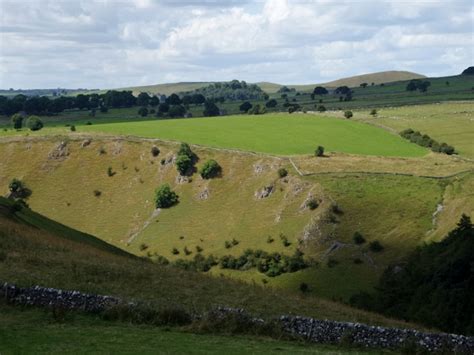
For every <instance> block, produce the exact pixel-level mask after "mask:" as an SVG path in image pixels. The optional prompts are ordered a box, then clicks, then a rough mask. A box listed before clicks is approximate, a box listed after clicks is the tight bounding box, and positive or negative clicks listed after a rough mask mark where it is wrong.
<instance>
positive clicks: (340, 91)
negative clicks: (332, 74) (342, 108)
mask: <svg viewBox="0 0 474 355" xmlns="http://www.w3.org/2000/svg"><path fill="white" fill-rule="evenodd" d="M350 92H351V89H349V87H347V86H346V85H344V86H339V87H338V88H336V90H334V93H335V94H336V95H347V94H348V93H350Z"/></svg>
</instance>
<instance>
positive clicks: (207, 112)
mask: <svg viewBox="0 0 474 355" xmlns="http://www.w3.org/2000/svg"><path fill="white" fill-rule="evenodd" d="M203 115H204V116H219V115H220V110H219V107H217V105H216V104H215V103H214V102H212V101H210V100H206V102H205V103H204V112H203Z"/></svg>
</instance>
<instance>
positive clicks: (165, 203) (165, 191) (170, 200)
mask: <svg viewBox="0 0 474 355" xmlns="http://www.w3.org/2000/svg"><path fill="white" fill-rule="evenodd" d="M178 199H179V198H178V195H177V194H176V193H175V192H174V191H172V190H171V187H170V186H169V185H168V184H164V185H161V186H160V187H159V188H158V189H157V190H156V192H155V205H156V208H169V207H171V206H173V205H175V204H177V203H178Z"/></svg>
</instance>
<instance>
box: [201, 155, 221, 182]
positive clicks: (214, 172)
mask: <svg viewBox="0 0 474 355" xmlns="http://www.w3.org/2000/svg"><path fill="white" fill-rule="evenodd" d="M221 172H222V168H221V166H220V165H219V163H217V161H215V160H214V159H210V160H208V161H206V162H205V163H204V165H203V167H202V168H201V170H200V172H199V173H200V174H201V177H202V178H203V179H212V178H214V177H217V176H219V175H220V173H221Z"/></svg>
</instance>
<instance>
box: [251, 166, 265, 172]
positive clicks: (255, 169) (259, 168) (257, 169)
mask: <svg viewBox="0 0 474 355" xmlns="http://www.w3.org/2000/svg"><path fill="white" fill-rule="evenodd" d="M263 170H264V166H263V165H260V164H254V165H253V172H254V173H255V174H260V173H263Z"/></svg>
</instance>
